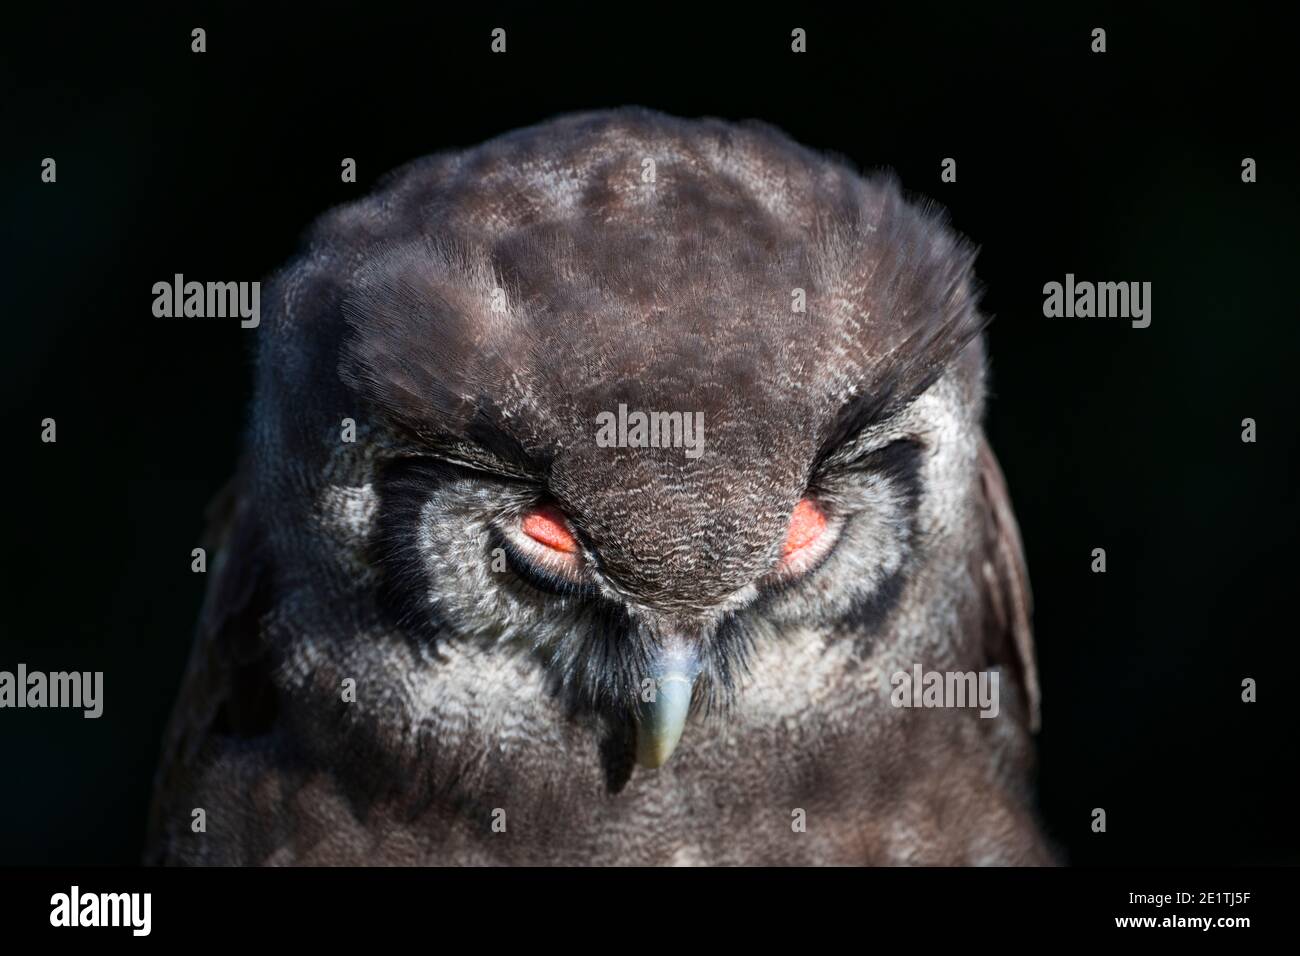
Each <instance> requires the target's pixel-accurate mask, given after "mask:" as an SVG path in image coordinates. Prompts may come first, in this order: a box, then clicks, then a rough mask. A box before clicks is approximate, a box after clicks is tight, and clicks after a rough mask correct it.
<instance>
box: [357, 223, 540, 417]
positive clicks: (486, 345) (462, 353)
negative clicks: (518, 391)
mask: <svg viewBox="0 0 1300 956" xmlns="http://www.w3.org/2000/svg"><path fill="white" fill-rule="evenodd" d="M342 310H343V314H344V317H345V319H346V322H347V326H348V331H347V335H346V336H345V339H344V345H343V349H342V355H341V358H340V363H339V373H340V376H341V377H342V378H343V380H344V382H346V383H347V384H348V385H349V386H350V387H351V388H353V389H355V390H356V391H357V392H358V393H359V394H361V395H363V396H365V397H366V398H367V399H369V400H370V401H372V402H373V403H375V404H376V405H377V406H379V408H380V409H382V411H383V412H384V413H385V415H386V416H387V417H388V419H390V420H391V421H392V422H394V423H395V424H397V425H399V426H400V427H403V428H405V429H407V430H409V431H411V432H412V433H413V434H415V435H417V436H419V437H420V438H421V439H422V440H424V441H431V442H437V441H445V440H446V439H447V438H448V437H460V438H470V437H472V436H473V435H474V434H475V433H483V432H484V431H489V432H490V431H495V430H498V429H496V426H497V425H499V424H500V420H501V418H502V417H503V416H502V413H501V411H500V408H499V407H498V402H500V400H501V399H502V398H503V397H504V396H506V395H508V394H509V393H510V390H511V381H512V375H511V369H512V368H516V367H517V364H516V363H517V356H519V355H520V354H521V349H525V350H526V347H527V343H528V342H529V340H530V338H531V330H530V329H529V327H528V325H527V323H525V322H522V321H520V320H519V317H518V315H517V313H516V310H515V306H514V304H513V303H512V301H511V296H510V292H509V290H508V289H507V288H506V285H505V283H504V282H503V281H502V280H501V279H500V278H499V277H498V276H497V275H496V273H495V272H494V270H493V268H492V266H491V264H490V263H488V262H487V261H486V260H485V259H484V258H482V257H481V256H477V255H474V254H472V253H470V252H468V251H466V250H464V249H458V248H456V247H453V246H450V245H447V244H439V243H435V242H432V241H430V240H417V241H415V242H409V243H405V244H401V245H394V246H390V247H388V248H387V249H385V250H383V251H382V252H380V253H378V254H377V255H376V256H375V257H374V258H373V259H372V260H371V261H370V262H368V263H367V264H366V265H365V266H364V267H363V268H362V270H361V271H360V273H359V274H358V276H357V277H356V279H355V280H354V282H353V284H352V286H351V288H350V289H349V290H348V292H347V294H346V296H345V297H344V300H343V305H342ZM522 354H526V351H524V352H523V353H522Z"/></svg>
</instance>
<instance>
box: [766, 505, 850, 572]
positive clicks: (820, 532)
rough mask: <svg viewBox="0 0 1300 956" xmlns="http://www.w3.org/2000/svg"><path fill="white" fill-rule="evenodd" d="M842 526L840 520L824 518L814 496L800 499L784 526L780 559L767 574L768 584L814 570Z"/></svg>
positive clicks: (824, 511)
mask: <svg viewBox="0 0 1300 956" xmlns="http://www.w3.org/2000/svg"><path fill="white" fill-rule="evenodd" d="M842 526H843V521H842V520H839V519H836V518H833V517H831V516H830V515H828V514H827V511H826V508H825V507H824V506H823V505H822V503H821V502H820V501H818V500H817V498H816V497H814V496H813V495H805V496H804V497H802V498H800V499H799V502H798V503H797V504H796V505H795V506H794V511H793V512H792V513H791V515H790V523H789V525H787V527H786V535H785V541H784V542H782V545H781V560H780V562H779V563H778V564H777V566H776V567H775V568H773V569H772V571H770V572H769V573H768V576H767V580H768V582H769V583H780V582H784V581H790V580H792V579H793V578H797V577H801V576H803V575H805V574H807V573H808V572H809V571H811V570H813V569H814V568H816V567H817V565H819V564H821V562H822V561H823V560H824V559H825V557H826V556H827V555H828V554H830V551H831V548H833V547H834V546H835V541H836V539H837V538H838V537H839V532H840V528H841V527H842Z"/></svg>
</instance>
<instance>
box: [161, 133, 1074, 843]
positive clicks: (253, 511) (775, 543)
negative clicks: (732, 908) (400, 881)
mask: <svg viewBox="0 0 1300 956" xmlns="http://www.w3.org/2000/svg"><path fill="white" fill-rule="evenodd" d="M973 258H974V252H973V250H972V248H971V247H970V246H969V245H968V244H967V243H966V242H965V241H964V240H962V239H960V238H959V237H958V236H957V235H955V234H954V232H953V231H951V230H950V228H949V227H948V226H947V225H946V223H945V221H944V220H943V218H942V217H941V215H940V214H938V213H937V212H935V211H933V210H929V209H927V208H924V207H918V206H917V205H913V204H911V203H909V201H907V200H906V199H905V198H904V196H903V195H902V193H901V191H900V189H899V187H898V186H897V185H896V183H895V182H894V181H893V180H892V179H891V178H888V177H864V176H862V175H860V174H859V173H858V172H856V171H855V170H854V169H852V168H850V167H849V166H848V165H847V164H845V163H844V162H841V161H839V160H836V159H834V158H829V157H827V156H825V155H822V154H820V153H818V152H815V151H812V150H810V149H807V148H805V147H803V146H800V145H798V144H797V143H795V142H794V141H792V140H791V139H790V138H788V137H787V136H786V135H784V134H783V133H781V132H780V131H778V130H776V129H775V128H772V127H770V126H767V125H764V124H760V123H754V122H750V123H740V124H734V123H730V122H724V121H720V120H714V119H703V120H686V119H678V118H674V117H670V116H666V115H663V114H660V113H656V112H652V111H648V110H642V109H630V108H629V109H621V110H612V111H602V112H591V113H584V114H579V115H569V116H563V117H560V118H557V119H553V120H550V121H547V122H544V123H542V124H540V125H537V126H533V127H530V128H527V129H522V130H518V131H514V132H511V133H508V134H506V135H504V136H501V137H499V138H497V139H494V140H491V141H490V142H487V143H485V144H483V145H481V146H478V147H475V148H472V149H468V150H465V151H460V152H449V153H442V154H438V155H434V156H431V157H427V158H425V159H421V160H418V161H416V162H413V163H411V164H410V165H408V166H406V167H404V168H402V169H399V170H398V171H396V172H395V173H393V174H390V175H389V176H388V177H387V178H385V179H383V180H382V181H381V182H380V183H379V184H378V186H377V188H376V189H375V191H374V192H373V194H371V195H370V196H369V197H367V198H364V199H361V200H358V201H356V202H352V203H349V204H347V205H344V206H342V207H340V208H338V209H335V210H333V211H331V212H328V213H326V214H325V215H324V216H323V217H322V218H320V219H319V220H318V221H317V222H316V223H315V225H314V226H313V227H312V229H311V230H310V231H309V233H308V235H307V237H306V239H305V241H304V244H303V247H302V249H301V251H300V253H299V254H298V256H297V258H296V259H294V260H293V261H292V262H291V263H290V264H289V265H288V266H287V267H285V268H284V269H283V270H282V271H280V272H279V273H278V274H277V275H276V276H274V277H273V279H272V280H271V281H270V282H269V284H268V286H267V288H266V289H265V290H264V292H263V297H262V302H263V315H262V321H261V324H260V327H259V328H258V329H257V330H256V332H250V333H249V334H250V335H255V336H256V344H257V361H256V374H255V390H256V393H255V397H254V400H253V404H252V410H251V415H250V424H249V427H248V431H247V436H246V443H245V453H244V455H243V458H242V460H241V462H240V464H239V466H238V468H237V469H236V474H235V477H234V478H233V479H232V481H231V482H230V484H229V485H228V487H227V488H226V490H225V491H224V492H223V494H222V495H221V496H220V497H219V498H218V500H217V501H216V502H215V503H214V505H213V508H212V514H211V515H210V519H211V520H210V547H211V548H212V549H213V551H212V553H213V559H212V561H211V563H210V565H209V569H208V590H207V595H206V598H205V602H204V605H203V608H202V611H201V614H200V618H199V622H198V627H197V635H196V638H195V643H194V647H193V651H192V654H191V659H190V662H189V665H188V668H187V671H186V675H185V677H184V680H183V686H182V689H181V693H180V697H179V700H178V702H177V704H176V707H175V711H174V714H173V717H172V720H171V724H170V727H169V730H168V732H167V735H166V739H165V741H164V753H163V759H162V762H161V765H160V769H159V771H158V775H157V780H156V785H155V797H154V805H153V809H152V814H151V825H150V834H149V841H148V842H149V847H148V851H147V853H148V858H149V859H150V860H152V861H156V862H166V863H181V864H290V863H300V864H367V863H375V864H419V865H426V864H427V865H454V864H501V865H514V864H522V865H574V864H591V865H608V864H633V865H646V864H701V865H710V864H756V865H761V864H796V865H799V864H1038V863H1050V862H1052V861H1053V852H1052V850H1051V849H1050V847H1049V844H1048V841H1047V840H1046V839H1045V837H1044V835H1043V833H1042V830H1041V828H1040V825H1039V823H1038V820H1037V816H1036V813H1035V808H1034V795H1033V760H1034V754H1033V743H1032V737H1033V733H1034V731H1035V730H1036V727H1037V722H1038V713H1039V688H1038V681H1037V677H1036V671H1035V664H1034V649H1033V642H1032V634H1031V628H1030V592H1029V585H1028V580H1027V575H1026V570H1025V564H1024V558H1023V554H1022V549H1021V544H1020V540H1019V534H1018V531H1017V527H1016V521H1015V518H1014V516H1013V514H1012V510H1011V505H1010V502H1009V499H1008V494H1007V489H1006V485H1005V484H1004V481H1003V478H1002V476H1001V474H1000V472H999V468H998V465H997V462H996V461H995V459H994V456H993V454H992V452H991V451H990V449H989V446H988V443H987V441H986V439H985V437H984V435H983V432H982V427H981V418H982V412H983V404H984V394H985V377H986V369H985V365H986V360H985V353H984V345H983V336H982V332H983V328H984V326H985V323H986V319H985V317H984V316H983V315H982V314H981V312H980V311H979V308H978V301H977V290H976V287H975V285H974V280H973V276H972V260H973ZM990 678H991V680H990ZM977 680H978V686H979V688H980V689H981V693H982V691H983V690H985V689H988V688H991V689H992V691H993V692H994V693H993V697H994V699H993V700H992V701H989V700H986V699H984V697H983V696H981V698H980V702H979V704H978V705H977V704H976V701H975V700H974V697H975V696H976V694H975V690H974V688H975V686H976V682H977ZM963 690H965V691H968V692H967V693H962V691H963ZM963 698H964V699H963Z"/></svg>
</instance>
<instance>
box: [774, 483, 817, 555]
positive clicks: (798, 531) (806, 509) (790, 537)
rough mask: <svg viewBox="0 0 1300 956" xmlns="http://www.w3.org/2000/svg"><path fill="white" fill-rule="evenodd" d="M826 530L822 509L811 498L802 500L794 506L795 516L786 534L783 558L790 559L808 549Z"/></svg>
mask: <svg viewBox="0 0 1300 956" xmlns="http://www.w3.org/2000/svg"><path fill="white" fill-rule="evenodd" d="M825 530H826V515H825V514H824V513H823V512H822V509H821V508H819V507H818V506H817V503H816V502H815V501H813V500H812V499H811V498H804V499H802V500H801V501H800V502H799V503H798V504H797V505H795V506H794V514H793V515H791V516H790V530H789V532H788V533H787V534H786V538H785V547H783V548H782V549H781V556H782V557H786V558H788V557H789V556H790V555H792V554H794V553H795V552H796V551H798V550H800V549H801V548H806V547H808V545H810V544H812V543H813V542H814V541H816V540H817V539H818V538H819V537H820V536H821V533H822V532H823V531H825Z"/></svg>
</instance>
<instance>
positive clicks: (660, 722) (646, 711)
mask: <svg viewBox="0 0 1300 956" xmlns="http://www.w3.org/2000/svg"><path fill="white" fill-rule="evenodd" d="M651 673H652V674H653V675H654V682H653V685H648V686H647V687H646V689H645V690H644V691H643V692H642V694H641V702H640V706H639V714H638V716H639V720H638V722H637V728H636V762H637V763H639V764H640V765H641V766H643V767H648V768H649V769H651V770H653V769H655V768H656V767H662V766H663V765H664V764H665V763H667V762H668V758H669V757H671V756H672V755H673V751H674V750H676V749H677V743H678V741H680V740H681V739H682V731H683V730H684V729H685V728H686V716H687V714H689V713H690V709H691V691H692V690H693V689H694V687H695V678H696V677H697V676H699V673H700V664H699V654H698V652H697V651H696V650H695V648H694V647H693V646H691V645H690V644H688V643H687V642H686V641H684V640H682V639H681V638H677V637H673V638H668V639H666V640H665V641H664V642H663V644H662V646H661V647H660V648H658V649H657V650H656V651H655V656H654V658H653V660H652V661H651Z"/></svg>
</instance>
